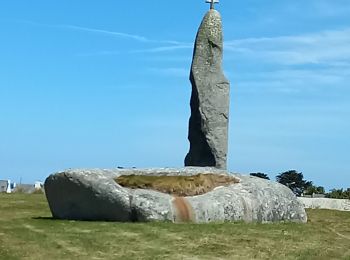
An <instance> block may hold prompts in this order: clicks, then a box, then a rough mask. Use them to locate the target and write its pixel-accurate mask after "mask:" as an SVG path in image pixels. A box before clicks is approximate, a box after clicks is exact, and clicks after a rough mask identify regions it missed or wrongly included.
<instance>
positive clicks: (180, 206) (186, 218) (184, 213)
mask: <svg viewBox="0 0 350 260" xmlns="http://www.w3.org/2000/svg"><path fill="white" fill-rule="evenodd" d="M173 207H174V209H175V222H192V221H194V216H195V215H194V212H193V208H192V206H191V204H190V203H189V201H188V200H187V199H186V198H184V197H174V200H173Z"/></svg>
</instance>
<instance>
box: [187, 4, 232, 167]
mask: <svg viewBox="0 0 350 260" xmlns="http://www.w3.org/2000/svg"><path fill="white" fill-rule="evenodd" d="M222 56H223V35H222V22H221V16H220V14H219V12H217V11H216V10H210V11H209V12H208V13H207V14H206V15H205V17H204V19H203V21H202V24H201V26H200V28H199V30H198V34H197V38H196V43H195V48H194V54H193V62H192V68H191V75H190V80H191V83H192V96H191V118H190V122H189V135H188V139H189V141H190V151H189V153H188V154H187V156H186V158H185V166H211V167H217V168H221V169H226V159H227V146H228V118H229V102H230V101H229V92H230V84H229V82H228V80H227V79H226V78H225V76H224V73H223V70H222Z"/></svg>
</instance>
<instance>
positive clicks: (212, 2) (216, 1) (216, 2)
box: [205, 0, 219, 9]
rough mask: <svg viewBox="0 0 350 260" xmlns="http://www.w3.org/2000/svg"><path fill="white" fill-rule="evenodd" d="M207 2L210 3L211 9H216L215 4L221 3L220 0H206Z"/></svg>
mask: <svg viewBox="0 0 350 260" xmlns="http://www.w3.org/2000/svg"><path fill="white" fill-rule="evenodd" d="M205 2H206V3H210V9H214V5H215V4H218V3H219V0H206V1H205Z"/></svg>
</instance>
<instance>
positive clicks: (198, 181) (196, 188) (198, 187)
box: [115, 174, 240, 197]
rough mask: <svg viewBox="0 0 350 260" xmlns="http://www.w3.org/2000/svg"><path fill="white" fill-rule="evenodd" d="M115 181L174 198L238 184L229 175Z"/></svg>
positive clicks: (134, 177)
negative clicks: (173, 196) (166, 194)
mask: <svg viewBox="0 0 350 260" xmlns="http://www.w3.org/2000/svg"><path fill="white" fill-rule="evenodd" d="M115 181H116V182H117V183H118V184H119V185H121V186H123V187H126V188H131V189H150V190H156V191H160V192H163V193H168V194H171V195H175V196H180V197H186V196H195V195H201V194H205V193H207V192H209V191H212V190H213V189H215V188H216V187H220V186H229V185H231V184H235V183H239V181H240V180H239V179H238V178H236V177H233V176H229V175H218V174H198V175H194V176H147V175H122V176H119V177H118V178H116V179H115Z"/></svg>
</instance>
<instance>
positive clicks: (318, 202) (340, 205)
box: [298, 197, 350, 211]
mask: <svg viewBox="0 0 350 260" xmlns="http://www.w3.org/2000/svg"><path fill="white" fill-rule="evenodd" d="M298 199H299V200H300V201H301V202H302V203H303V204H304V207H305V208H307V209H331V210H341V211H350V200H346V199H345V200H341V199H327V198H302V197H300V198H298Z"/></svg>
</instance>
